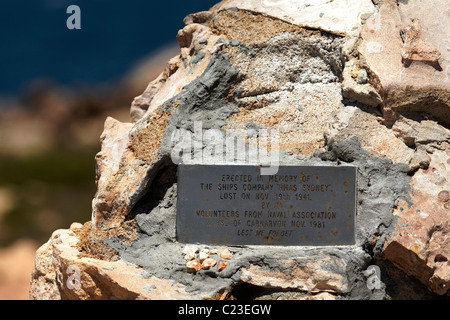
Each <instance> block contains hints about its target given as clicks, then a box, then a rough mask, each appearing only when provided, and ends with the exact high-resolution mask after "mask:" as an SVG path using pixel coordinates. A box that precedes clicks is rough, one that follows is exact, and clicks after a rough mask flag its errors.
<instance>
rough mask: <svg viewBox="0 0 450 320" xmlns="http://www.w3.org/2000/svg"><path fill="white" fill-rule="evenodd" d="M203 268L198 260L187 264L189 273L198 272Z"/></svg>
mask: <svg viewBox="0 0 450 320" xmlns="http://www.w3.org/2000/svg"><path fill="white" fill-rule="evenodd" d="M201 268H202V264H201V263H200V261H198V260H191V261H188V262H187V263H186V270H187V272H189V273H193V272H197V271H199V270H200V269H201Z"/></svg>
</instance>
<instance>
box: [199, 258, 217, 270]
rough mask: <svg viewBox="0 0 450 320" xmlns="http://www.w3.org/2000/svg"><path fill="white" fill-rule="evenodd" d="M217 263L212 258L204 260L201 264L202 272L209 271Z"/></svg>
mask: <svg viewBox="0 0 450 320" xmlns="http://www.w3.org/2000/svg"><path fill="white" fill-rule="evenodd" d="M216 263H217V261H216V260H215V259H213V258H206V259H205V260H203V262H202V270H209V269H211V268H212V267H214V266H215V265H216Z"/></svg>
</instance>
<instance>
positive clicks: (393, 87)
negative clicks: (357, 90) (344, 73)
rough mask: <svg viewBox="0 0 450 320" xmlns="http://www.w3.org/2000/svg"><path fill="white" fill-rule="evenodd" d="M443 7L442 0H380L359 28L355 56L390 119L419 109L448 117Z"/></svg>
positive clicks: (449, 60)
mask: <svg viewBox="0 0 450 320" xmlns="http://www.w3.org/2000/svg"><path fill="white" fill-rule="evenodd" d="M425 7H426V8H428V10H425V11H426V12H423V11H424V10H423V8H425ZM448 9H449V3H448V2H447V1H439V2H438V3H436V2H435V1H425V2H423V1H407V2H404V1H396V0H386V1H384V2H383V4H382V5H381V6H380V10H379V13H376V14H375V15H373V16H372V17H371V18H369V20H368V21H367V23H366V24H365V25H364V26H363V27H362V28H361V35H360V37H361V43H360V45H359V46H358V51H359V55H360V61H362V63H363V65H364V67H365V68H366V69H367V70H368V73H369V74H370V83H371V84H372V85H373V86H374V87H375V88H376V90H377V91H378V94H379V95H380V96H381V97H383V103H382V105H383V114H384V117H385V118H386V120H387V121H389V122H390V123H391V124H392V123H393V122H394V121H395V120H396V117H397V115H398V114H404V115H409V116H411V115H414V114H421V113H424V114H428V115H430V116H432V117H434V118H435V119H436V120H438V121H442V122H444V123H447V124H448V123H449V119H450V107H449V106H450V93H449V92H450V91H449V89H450V81H449V78H448V70H450V69H449V68H450V65H449V63H450V51H448V50H447V46H448V44H446V40H445V39H448V38H449V36H450V33H449V32H450V31H449V28H448V25H449V24H450V17H449V16H448V15H442V14H441V12H445V11H446V10H448ZM437 16H440V17H442V19H439V21H437V20H436V17H437ZM400 31H401V32H400Z"/></svg>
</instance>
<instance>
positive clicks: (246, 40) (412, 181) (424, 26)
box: [30, 0, 450, 299]
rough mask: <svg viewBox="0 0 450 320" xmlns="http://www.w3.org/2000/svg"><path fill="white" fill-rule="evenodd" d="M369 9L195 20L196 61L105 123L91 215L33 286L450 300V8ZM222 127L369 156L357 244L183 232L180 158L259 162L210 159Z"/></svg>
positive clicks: (323, 6) (45, 293) (338, 158)
mask: <svg viewBox="0 0 450 320" xmlns="http://www.w3.org/2000/svg"><path fill="white" fill-rule="evenodd" d="M355 3H356V2H355V1H343V0H342V1H338V0H335V1H316V2H314V4H312V2H310V1H287V0H283V1H256V0H254V1H250V0H248V1H240V2H236V1H224V2H222V3H219V4H217V5H216V6H214V7H213V8H212V9H211V10H210V11H205V12H200V13H197V14H192V15H189V16H187V17H186V18H185V20H184V22H185V24H186V26H185V27H184V28H183V29H182V30H180V31H179V32H178V34H177V40H178V42H179V44H180V53H179V55H178V56H176V57H174V58H173V59H171V60H170V61H169V62H168V66H167V68H166V70H165V71H164V72H163V73H162V74H161V75H160V76H159V77H158V78H157V79H155V80H154V81H152V82H151V83H150V84H149V86H148V87H147V89H146V90H145V91H144V92H143V94H142V95H141V96H139V97H137V98H136V99H135V100H134V101H133V103H132V105H131V112H130V116H131V119H132V122H130V123H120V122H119V121H116V120H114V119H112V118H108V119H107V120H106V122H105V130H104V133H103V134H102V137H101V139H102V150H101V152H100V153H99V154H98V155H97V157H96V160H97V177H96V180H97V186H98V190H97V194H96V195H95V198H94V200H93V211H92V221H91V222H88V223H86V224H85V225H84V226H81V225H73V226H72V227H71V229H70V230H59V231H56V232H55V233H54V234H53V236H52V237H51V239H50V240H49V241H48V242H47V243H46V244H44V245H43V246H42V247H41V248H40V249H39V250H38V252H37V256H36V264H35V269H34V271H33V276H32V284H31V292H30V296H31V297H32V298H33V299H110V298H118V299H228V298H237V299H241V298H244V299H248V298H255V299H404V298H413V299H428V298H436V297H448V295H449V290H448V288H449V272H450V271H449V260H448V259H449V251H448V249H449V242H448V234H449V225H448V212H449V205H450V198H449V190H450V186H449V180H450V178H449V177H450V175H449V170H450V162H449V161H450V160H449V159H450V144H449V140H450V139H449V138H450V131H449V130H448V127H447V126H448V119H449V116H448V110H449V108H450V102H449V100H448V96H449V87H448V82H446V76H445V75H446V73H445V72H446V67H447V63H448V60H445V59H447V58H446V57H447V55H448V50H447V48H446V47H444V44H443V43H441V42H440V41H441V40H439V39H438V38H439V37H438V36H431V35H433V34H439V33H440V32H441V34H445V32H448V30H449V28H448V27H449V23H448V17H447V16H445V17H444V18H443V19H441V20H440V21H439V23H441V24H442V25H440V26H439V25H438V26H436V25H433V24H432V22H433V21H432V20H430V19H428V18H425V19H421V20H420V24H419V23H417V22H415V21H416V20H411V21H410V19H416V18H417V17H416V16H417V14H418V11H417V10H418V7H417V6H418V4H417V2H416V1H412V0H411V1H408V2H406V1H398V2H397V1H394V0H385V1H384V2H383V3H382V4H380V5H374V4H372V2H370V1H357V3H358V5H355V6H350V4H355ZM274 4H278V5H277V6H275V5H274ZM344 5H349V7H348V8H347V7H345V8H344V7H343V6H344ZM300 6H301V7H302V10H298V9H299V8H300ZM349 8H351V10H350V9H349ZM445 8H447V9H445ZM294 9H295V10H294ZM338 9H339V10H338ZM347 9H348V10H347ZM419 9H420V8H419ZM433 10H434V8H433ZM448 10H449V4H448V3H447V2H446V1H441V3H440V11H441V12H448ZM421 11H423V10H421ZM338 13H339V14H338ZM336 14H338V15H337V16H336ZM336 17H338V19H335V18H336ZM355 17H357V18H358V19H355ZM427 17H428V16H427ZM446 19H447V20H446ZM400 30H402V31H401V32H400ZM438 52H439V53H440V54H438ZM442 59H444V60H442ZM440 69H441V70H440ZM422 78H423V79H425V80H424V81H425V82H424V81H419V80H418V79H422ZM392 79H394V80H395V81H392ZM198 121H201V122H202V127H201V128H200V129H198V127H197V126H196V123H198ZM207 129H215V130H216V132H219V133H223V132H226V131H228V130H236V132H240V133H241V135H240V137H241V138H244V137H246V134H248V133H251V132H253V133H255V132H256V131H257V130H259V129H276V130H277V131H278V132H279V138H280V139H279V143H277V144H276V145H271V149H270V151H272V152H274V151H278V152H279V157H280V158H279V160H280V164H299V165H300V164H301V165H320V164H324V163H326V164H328V165H339V164H340V163H352V164H353V165H356V166H357V167H358V186H357V189H358V192H357V196H358V201H357V221H356V244H355V245H353V246H339V247H332V246H330V247H275V246H229V247H228V248H221V247H216V246H210V245H208V244H183V243H179V242H178V241H177V238H176V228H175V224H176V212H177V208H176V206H177V201H176V197H177V179H176V166H177V164H178V163H179V161H181V160H186V161H192V159H191V158H192V157H191V156H195V155H196V154H195V152H198V153H199V154H200V153H201V154H203V157H201V158H200V160H199V159H198V158H194V159H196V160H195V161H197V163H208V164H210V163H224V162H227V161H231V162H234V163H236V162H237V163H240V162H243V161H245V160H246V159H240V158H232V159H226V157H222V155H219V156H218V157H217V155H215V156H216V158H214V157H209V155H208V152H206V151H208V150H211V149H212V148H215V147H217V146H218V144H220V143H222V142H223V141H220V140H219V141H218V140H217V139H212V138H211V139H207V138H206V137H204V139H201V140H196V139H198V137H197V138H196V135H195V134H194V133H196V132H198V131H199V132H200V135H202V133H203V132H205V130H207ZM189 138H190V139H189ZM192 139H193V141H192ZM262 140H263V137H260V136H257V137H256V141H259V142H261V141H262ZM191 142H192V143H193V145H194V146H197V147H198V146H199V147H198V148H192V145H191ZM249 143H251V142H249ZM198 150H201V151H200V152H199V151H198ZM180 151H183V153H182V154H181V153H180ZM197 155H198V154H197ZM224 158H225V160H224ZM371 265H376V266H378V267H379V268H380V269H381V271H382V272H381V276H380V277H379V278H377V279H378V280H379V281H378V285H377V286H375V287H373V286H371V285H369V284H368V281H369V280H373V277H372V276H371V275H370V274H371V273H370V272H369V271H368V270H371V269H369V266H371ZM77 270H78V271H77ZM77 272H79V273H77Z"/></svg>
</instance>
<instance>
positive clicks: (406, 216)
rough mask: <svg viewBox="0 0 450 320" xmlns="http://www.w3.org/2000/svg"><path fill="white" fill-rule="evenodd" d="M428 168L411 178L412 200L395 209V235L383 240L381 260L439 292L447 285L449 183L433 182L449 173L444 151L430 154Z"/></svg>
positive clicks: (449, 277) (449, 270) (444, 291)
mask: <svg viewBox="0 0 450 320" xmlns="http://www.w3.org/2000/svg"><path fill="white" fill-rule="evenodd" d="M447 151H448V152H449V153H450V149H447ZM430 158H431V161H430V164H429V166H428V168H427V169H419V170H418V172H417V173H416V174H415V175H414V176H413V177H412V179H411V188H412V190H411V194H412V195H413V196H411V202H407V201H400V202H399V203H398V204H397V206H396V208H395V209H394V213H393V214H394V215H395V216H397V217H398V222H397V225H396V231H395V234H394V236H393V237H392V238H391V239H390V240H389V241H387V242H386V243H385V249H384V252H383V257H384V259H387V260H389V261H392V262H393V263H395V265H397V266H398V267H399V268H401V269H402V270H403V271H405V272H406V273H407V274H408V275H412V276H414V277H415V278H417V279H419V280H420V281H421V282H422V283H424V284H425V285H427V286H428V287H429V288H430V290H432V291H434V292H436V293H437V294H439V295H445V294H447V292H448V291H449V286H450V265H449V264H448V261H449V259H450V250H449V248H450V242H449V232H450V224H449V220H448V219H447V215H448V206H446V204H448V203H449V202H448V201H449V196H448V190H450V183H449V182H448V181H446V182H445V183H442V184H439V185H436V183H435V182H436V180H437V179H439V177H449V176H450V165H449V164H448V163H447V160H448V159H449V156H448V154H447V153H446V152H445V151H435V152H434V153H433V154H432V155H430Z"/></svg>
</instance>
